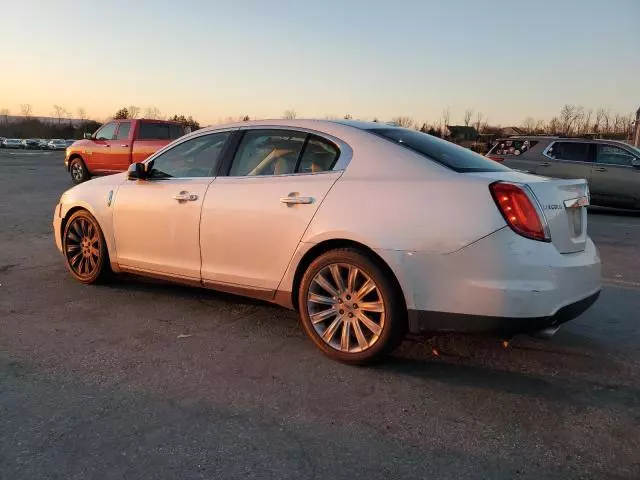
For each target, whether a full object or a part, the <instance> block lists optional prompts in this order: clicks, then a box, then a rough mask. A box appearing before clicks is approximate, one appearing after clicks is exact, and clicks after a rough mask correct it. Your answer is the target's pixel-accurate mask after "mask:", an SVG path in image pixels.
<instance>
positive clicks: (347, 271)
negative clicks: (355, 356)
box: [307, 263, 385, 353]
mask: <svg viewBox="0 0 640 480" xmlns="http://www.w3.org/2000/svg"><path fill="white" fill-rule="evenodd" d="M384 310H385V305H384V299H383V297H382V294H381V292H380V289H379V288H378V286H377V285H376V283H375V282H374V281H373V279H372V278H371V277H370V276H369V275H367V274H366V273H365V272H364V271H363V270H362V269H360V268H358V267H356V266H354V265H349V264H347V263H333V264H330V265H327V266H326V267H324V268H323V269H322V270H320V271H319V272H318V273H316V275H315V276H314V277H313V280H312V281H311V285H310V286H309V291H308V293H307V312H308V314H309V318H310V319H311V323H312V324H313V328H314V329H315V331H316V333H317V334H318V336H319V337H320V338H321V339H322V340H323V341H324V342H325V343H326V344H328V345H329V346H331V347H332V348H335V349H336V350H339V351H341V352H345V353H357V352H362V351H364V350H367V349H368V348H371V347H372V346H373V345H374V344H375V343H376V342H377V341H378V339H379V338H380V334H381V333H382V329H383V327H384V321H385V313H384Z"/></svg>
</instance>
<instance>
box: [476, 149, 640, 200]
mask: <svg viewBox="0 0 640 480" xmlns="http://www.w3.org/2000/svg"><path fill="white" fill-rule="evenodd" d="M487 157H489V158H491V159H493V160H496V161H498V162H501V163H503V164H504V165H507V166H509V167H512V168H515V169H518V170H524V171H527V172H531V173H535V174H536V175H544V176H545V177H553V178H584V179H586V180H587V182H588V184H589V189H590V192H591V198H592V202H593V203H594V204H598V205H606V206H612V207H621V208H640V150H638V149H637V148H636V147H634V146H632V145H629V144H626V143H624V142H618V141H615V140H594V139H583V138H563V137H537V136H530V137H526V136H521V137H509V138H502V139H499V140H497V141H496V142H495V144H494V146H493V147H492V148H491V150H490V151H489V152H488V153H487Z"/></svg>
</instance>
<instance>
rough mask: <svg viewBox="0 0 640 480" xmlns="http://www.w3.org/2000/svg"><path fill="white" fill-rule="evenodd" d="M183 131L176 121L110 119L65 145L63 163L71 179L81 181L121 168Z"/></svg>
mask: <svg viewBox="0 0 640 480" xmlns="http://www.w3.org/2000/svg"><path fill="white" fill-rule="evenodd" d="M185 133H186V131H185V127H184V126H183V125H182V124H180V123H177V122H168V121H163V120H144V119H135V120H113V121H111V122H109V123H107V124H105V125H103V126H102V127H100V129H99V130H97V131H96V132H95V133H93V134H87V135H86V136H85V139H84V140H79V141H77V142H75V143H74V144H73V145H72V146H71V147H69V148H68V149H67V154H66V156H65V160H64V164H65V166H66V167H67V169H68V170H69V173H70V174H71V178H72V179H73V181H74V182H75V183H81V182H84V181H86V180H88V179H89V178H91V177H92V176H95V175H110V174H112V173H117V172H123V171H125V170H127V168H128V167H129V165H131V164H132V163H136V162H141V161H143V160H144V159H146V158H147V157H148V156H149V155H151V154H152V153H154V152H156V151H157V150H159V149H160V148H162V147H164V146H165V145H167V144H169V143H171V141H172V140H175V139H176V138H179V137H181V136H183V135H184V134H185Z"/></svg>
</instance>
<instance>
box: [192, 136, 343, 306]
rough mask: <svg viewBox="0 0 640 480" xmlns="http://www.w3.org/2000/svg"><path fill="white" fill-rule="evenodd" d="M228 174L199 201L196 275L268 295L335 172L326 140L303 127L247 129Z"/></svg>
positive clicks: (331, 149) (212, 282) (331, 147)
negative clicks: (198, 267)
mask: <svg viewBox="0 0 640 480" xmlns="http://www.w3.org/2000/svg"><path fill="white" fill-rule="evenodd" d="M239 135H242V139H241V140H240V144H239V147H238V149H237V153H236V154H235V156H234V158H233V161H232V163H231V165H230V168H229V173H228V175H227V176H219V177H218V178H216V180H215V181H214V182H213V183H212V185H211V187H210V188H209V190H208V191H207V196H206V198H205V200H204V204H203V207H202V224H201V227H200V244H201V246H202V280H203V282H205V283H206V284H210V285H212V286H216V287H218V288H224V287H225V286H227V287H234V286H235V287H241V288H247V289H251V290H252V291H253V292H254V294H255V292H261V293H264V295H265V296H267V297H268V296H269V295H271V294H272V292H273V291H275V290H276V288H277V286H278V284H279V282H280V280H281V279H282V276H283V275H284V272H285V270H286V268H287V266H288V264H289V262H290V260H291V258H292V256H293V253H294V252H295V250H296V248H297V246H298V243H299V242H300V239H301V238H302V235H303V234H304V232H305V230H306V229H307V226H308V225H309V223H310V222H311V219H312V218H313V216H314V214H315V212H316V211H317V209H318V207H319V205H320V204H321V203H322V201H323V200H324V198H325V195H326V194H327V192H329V190H330V189H331V187H332V186H333V184H334V183H335V182H336V180H337V179H338V178H339V177H340V175H341V174H342V172H340V171H333V170H332V168H333V165H334V164H335V161H336V160H337V158H338V156H339V155H340V151H339V149H338V147H337V146H336V145H335V144H334V143H333V142H331V141H329V140H327V139H323V138H320V137H317V136H315V135H311V134H309V133H307V132H304V131H297V130H286V129H269V130H266V129H265V130H263V129H247V130H246V131H244V132H240V133H239Z"/></svg>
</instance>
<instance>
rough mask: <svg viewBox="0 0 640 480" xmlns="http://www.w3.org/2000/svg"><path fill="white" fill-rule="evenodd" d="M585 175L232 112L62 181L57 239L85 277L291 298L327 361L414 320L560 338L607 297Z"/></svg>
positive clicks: (382, 130) (366, 349)
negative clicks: (124, 164) (562, 176)
mask: <svg viewBox="0 0 640 480" xmlns="http://www.w3.org/2000/svg"><path fill="white" fill-rule="evenodd" d="M588 201H589V192H588V188H587V184H586V182H585V181H584V180H556V179H548V178H542V177H537V176H532V175H527V174H524V173H519V172H516V171H513V170H510V169H509V168H507V167H504V166H502V165H500V164H498V163H496V162H493V161H491V160H489V159H486V158H484V157H482V156H480V155H477V154H475V153H473V152H471V151H469V150H467V149H464V148H461V147H458V146H456V145H454V144H452V143H449V142H446V141H444V140H440V139H438V138H434V137H432V136H429V135H426V134H423V133H420V132H416V131H413V130H407V129H404V128H399V127H394V126H389V125H385V124H380V123H367V122H355V121H320V120H275V121H266V120H265V121H254V122H242V123H238V124H231V125H226V126H218V127H214V128H206V129H203V130H198V131H197V132H194V133H192V134H190V135H187V136H184V137H182V138H180V139H178V140H176V141H174V142H173V143H171V144H170V145H168V146H166V147H165V148H163V149H162V150H159V151H158V152H156V153H155V154H154V155H152V156H151V157H150V158H149V159H147V160H146V161H145V162H144V163H136V164H133V165H131V167H130V168H129V171H128V172H126V173H122V174H117V175H112V176H108V177H102V178H96V179H95V180H91V181H89V182H86V183H83V184H80V185H77V186H75V187H73V188H71V189H70V190H68V191H67V192H65V193H64V194H63V195H62V197H61V198H60V201H59V203H58V205H57V207H56V209H55V214H54V218H53V227H54V232H55V239H56V244H57V246H58V248H59V249H60V251H61V252H62V253H63V255H64V259H65V262H66V265H67V268H68V270H69V271H70V272H71V274H72V275H73V276H74V277H75V278H76V279H78V280H79V281H81V282H84V283H95V282H98V281H99V280H101V279H103V278H104V277H105V275H106V274H108V273H109V272H129V273H135V274H140V275H146V276H152V277H161V278H165V279H170V280H173V281H177V282H184V283H190V284H193V285H197V286H201V287H207V288H213V289H216V290H222V291H227V292H233V293H237V294H243V295H247V296H251V297H256V298H260V299H264V300H267V301H270V302H275V303H277V304H280V305H283V306H285V307H289V308H295V309H297V310H298V311H299V312H300V317H301V320H302V325H303V327H304V329H305V331H306V332H307V334H308V335H309V337H310V338H311V339H312V340H313V342H314V343H315V344H316V345H317V346H318V347H319V348H320V349H321V350H322V351H323V352H325V353H326V354H328V355H329V356H330V357H332V358H334V359H337V360H340V361H344V362H349V363H364V362H367V361H370V360H373V359H375V358H379V357H381V356H382V355H384V354H386V353H388V352H390V351H391V350H392V349H393V348H395V347H396V346H397V345H398V344H399V343H400V342H401V341H402V339H403V338H404V336H405V334H406V332H407V331H411V332H417V333H438V332H454V331H455V332H469V333H480V332H493V333H496V334H501V335H512V334H516V333H533V332H540V331H545V332H546V333H548V334H550V333H552V332H554V331H555V330H556V329H557V327H558V325H560V324H561V323H562V322H565V321H567V320H570V319H572V318H574V317H576V316H577V315H579V314H580V313H582V312H583V311H584V310H586V309H587V308H588V307H589V306H590V305H591V304H592V303H593V302H594V301H595V300H596V298H597V297H598V294H599V292H600V288H601V285H600V259H599V256H598V252H597V250H596V248H595V246H594V244H593V242H592V241H591V239H589V237H588V236H587V212H586V208H585V207H586V205H587V204H588Z"/></svg>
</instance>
